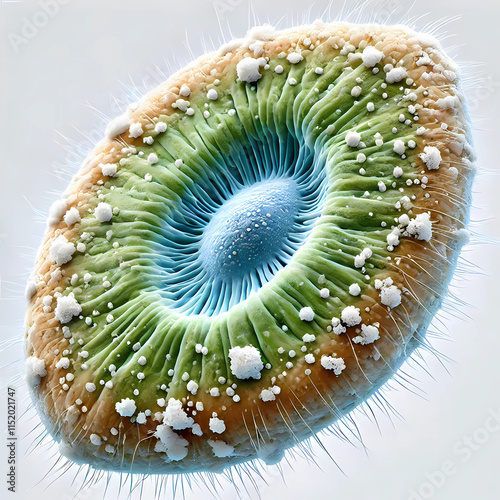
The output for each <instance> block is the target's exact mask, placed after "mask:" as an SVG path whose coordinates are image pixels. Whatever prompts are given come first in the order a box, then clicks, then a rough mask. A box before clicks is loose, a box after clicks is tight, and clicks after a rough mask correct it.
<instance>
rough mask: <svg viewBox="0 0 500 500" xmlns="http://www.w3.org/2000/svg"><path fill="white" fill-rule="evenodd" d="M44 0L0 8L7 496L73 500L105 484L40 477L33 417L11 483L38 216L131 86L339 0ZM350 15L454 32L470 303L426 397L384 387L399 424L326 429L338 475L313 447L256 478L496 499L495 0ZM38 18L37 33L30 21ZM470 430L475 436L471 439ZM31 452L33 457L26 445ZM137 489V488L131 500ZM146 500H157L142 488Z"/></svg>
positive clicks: (45, 464) (449, 41) (267, 489)
mask: <svg viewBox="0 0 500 500" xmlns="http://www.w3.org/2000/svg"><path fill="white" fill-rule="evenodd" d="M42 3H43V2H40V3H39V2H35V1H10V2H7V1H3V2H2V3H1V12H2V37H1V44H2V46H1V48H0V52H1V54H2V61H1V71H2V75H1V86H2V93H1V97H2V109H1V118H2V119H1V132H0V141H1V146H2V147H1V157H0V158H1V163H0V169H1V176H0V278H1V280H2V282H1V291H0V292H1V295H0V328H1V329H0V335H1V342H2V351H1V352H0V356H1V362H0V374H1V378H2V389H3V392H2V393H1V395H0V397H1V405H0V408H1V415H0V429H1V431H2V433H1V434H0V435H1V438H0V473H1V474H0V491H1V494H0V496H1V497H2V498H15V499H16V500H18V499H25V498H36V499H37V500H45V499H51V500H54V499H55V500H59V499H61V500H65V499H66V498H68V499H69V498H73V497H74V496H75V495H76V497H75V498H77V499H78V500H83V499H84V498H102V496H103V491H104V490H103V488H104V486H105V484H104V483H105V481H99V482H97V484H96V486H94V487H93V488H92V489H90V490H87V491H80V486H81V483H82V480H83V475H81V476H78V478H77V479H76V481H75V482H74V483H72V480H73V478H74V476H75V473H76V471H77V469H75V468H72V469H71V470H69V471H67V472H65V473H64V474H62V477H59V476H60V472H58V471H56V472H52V473H51V474H50V475H49V476H48V478H47V479H45V480H43V481H42V482H41V483H40V484H38V481H39V480H41V479H43V477H44V475H45V474H47V473H48V471H49V469H50V467H51V466H52V464H53V463H54V461H55V459H56V458H57V452H56V450H55V449H54V448H52V449H49V448H48V447H39V446H36V443H37V436H38V435H39V433H40V432H41V428H40V427H38V428H36V429H35V430H33V429H34V428H35V426H36V425H37V424H38V419H37V417H36V415H34V414H33V413H32V412H31V413H30V412H28V414H27V415H24V416H23V417H22V418H21V420H20V422H19V423H18V435H19V437H20V439H21V441H20V443H19V447H18V458H19V461H20V463H19V464H18V478H17V482H18V492H17V493H15V494H11V493H8V492H6V484H5V483H6V479H5V473H6V469H7V465H6V451H5V435H4V429H5V414H6V411H5V407H6V395H5V392H4V391H5V387H6V386H7V385H9V386H12V387H15V388H16V389H17V394H18V416H21V413H22V412H24V410H25V409H26V407H27V404H28V401H27V396H26V392H25V389H24V388H23V385H22V382H21V377H20V374H21V372H22V366H23V365H22V362H21V358H22V349H21V343H20V339H21V338H22V335H23V314H24V309H25V302H24V299H23V289H24V283H25V281H26V279H27V277H28V276H29V271H30V268H31V266H32V263H33V260H34V257H35V252H36V248H37V246H38V244H39V243H40V241H41V236H42V234H43V231H44V225H43V223H42V222H41V221H43V219H44V217H45V215H46V213H47V211H48V208H49V206H50V204H51V203H52V201H53V200H54V199H56V198H57V196H58V193H60V192H61V191H62V190H63V189H64V187H65V185H66V184H67V182H68V180H69V178H70V177H71V175H72V174H73V173H74V172H75V171H76V169H77V167H78V163H79V162H80V161H81V159H82V157H83V156H84V154H85V153H86V151H87V150H88V149H89V148H91V147H92V145H93V144H94V143H95V142H96V141H97V140H98V139H99V138H100V137H101V135H102V133H103V130H104V126H105V121H106V119H104V121H103V119H102V115H104V116H106V117H113V116H114V115H117V114H119V110H120V103H121V102H122V103H123V102H125V103H126V102H129V101H131V100H135V98H133V97H131V96H130V90H129V89H128V88H129V86H132V85H135V86H137V87H139V89H140V90H141V91H143V90H148V89H150V88H152V87H154V86H155V85H156V84H157V83H159V82H160V81H161V80H162V79H163V76H161V72H160V71H158V68H159V69H160V70H161V71H163V73H165V74H169V73H171V72H172V71H173V70H175V69H177V68H179V67H181V66H182V65H184V64H185V63H187V62H188V61H190V60H191V59H192V58H193V56H198V55H200V54H201V53H203V52H204V50H205V49H210V48H212V47H213V46H214V45H219V42H220V41H221V40H222V39H223V38H226V39H227V38H229V36H230V35H229V32H232V34H233V35H234V36H235V37H239V36H243V35H244V34H245V32H246V30H247V28H248V27H249V25H253V24H254V23H255V22H257V23H263V22H267V21H269V22H271V23H273V24H276V23H278V22H279V21H280V20H281V22H280V23H279V26H280V27H285V26H287V25H292V24H297V23H303V22H304V21H306V20H309V21H312V20H314V19H315V18H316V17H319V16H320V15H321V14H322V12H323V11H324V10H325V8H327V7H328V5H329V3H328V2H326V1H319V0H318V1H316V2H315V3H314V4H311V3H308V2H303V1H297V0H293V1H292V0H272V1H271V0H255V1H253V2H252V7H249V3H248V2H247V1H246V0H222V1H216V2H211V1H201V0H197V1H194V0H184V1H182V2H172V1H169V0H163V1H161V0H158V1H151V0H150V1H142V2H139V1H136V2H130V1H126V0H120V1H115V0H113V1H109V0H108V1H106V2H104V1H96V0H81V1H78V0H64V1H63V2H61V1H59V2H57V0H48V2H47V3H52V5H56V6H57V8H54V7H53V8H52V11H51V13H50V15H47V14H44V10H43V9H42ZM341 9H342V2H340V1H336V0H334V1H332V2H331V4H330V9H329V11H328V12H327V14H325V15H324V16H323V19H324V20H329V19H335V17H337V16H338V15H339V13H340V11H341ZM345 11H346V12H351V16H350V18H349V19H351V20H356V19H359V20H360V21H366V20H369V19H370V16H372V17H371V19H375V20H377V21H380V22H401V21H402V22H406V21H408V20H410V21H411V23H412V24H413V25H414V26H416V27H417V28H419V29H428V28H429V24H431V23H435V22H436V23H437V24H439V22H440V21H443V20H449V21H450V22H449V23H448V24H446V26H444V27H441V28H440V29H438V31H437V33H438V34H441V35H449V36H448V37H445V38H444V40H443V44H444V46H445V47H446V48H447V50H448V51H449V52H451V54H453V55H454V56H455V58H456V60H457V62H459V63H460V64H461V66H462V71H463V74H464V76H465V78H464V85H465V89H466V92H467V97H468V99H469V103H470V107H471V114H472V119H473V125H474V138H475V143H476V149H477V154H478V166H479V171H480V173H479V175H478V177H477V179H476V184H475V188H474V208H473V211H472V219H473V223H472V225H471V229H472V230H473V231H474V232H475V233H477V234H476V236H474V238H473V244H472V245H470V246H469V247H467V248H466V251H465V252H464V254H463V256H464V257H465V258H466V259H467V260H468V261H469V262H471V263H472V264H471V265H469V267H468V272H463V273H461V275H460V278H461V279H459V280H455V281H454V285H453V288H452V291H453V293H454V294H456V295H457V296H458V297H459V298H460V299H461V300H464V301H466V302H467V303H469V304H470V306H471V307H469V308H466V307H464V306H455V307H454V308H451V309H449V312H448V313H446V314H441V315H440V319H442V322H435V323H434V328H432V330H433V331H437V330H438V329H439V330H440V331H441V332H443V333H446V334H447V335H448V340H441V341H440V340H435V341H433V343H434V346H435V347H436V348H437V350H438V351H439V352H440V353H442V354H443V355H444V356H446V357H449V358H451V360H452V361H446V360H445V361H444V367H443V366H441V364H440V362H439V361H438V360H436V358H435V357H433V356H426V358H425V359H426V360H427V365H428V366H427V368H428V370H429V372H430V373H431V374H432V375H433V377H434V378H435V380H433V379H432V378H431V377H430V376H428V375H426V373H425V371H424V370H423V369H408V370H407V371H408V373H409V375H411V376H413V377H415V378H416V379H417V380H416V381H415V383H416V385H417V386H418V388H419V390H418V391H417V392H419V393H423V394H425V396H424V398H421V397H418V396H416V395H414V394H412V393H411V392H410V391H407V390H405V389H404V388H402V386H398V385H397V384H394V387H395V388H397V389H396V390H391V391H390V392H386V393H385V397H386V399H387V400H388V402H389V403H390V404H391V405H392V406H393V407H394V408H395V409H396V410H397V411H398V412H399V413H400V415H401V418H399V417H397V416H394V415H392V417H391V419H392V422H393V423H391V419H389V417H387V416H385V415H384V413H383V412H381V411H378V410H376V409H375V413H376V418H377V421H378V424H379V426H380V432H379V430H378V427H377V425H376V424H375V423H374V421H373V417H372V418H370V419H368V418H366V417H363V416H361V414H357V416H356V421H357V423H358V425H359V428H360V430H361V433H362V436H363V440H364V443H365V446H366V448H367V452H365V451H364V450H363V449H362V447H360V446H358V447H354V446H352V445H350V444H346V443H343V442H341V441H340V440H339V439H337V438H335V437H333V436H331V437H324V438H322V441H323V443H324V445H325V447H326V448H327V449H328V450H329V452H330V453H331V455H332V456H333V458H334V459H335V460H336V461H337V463H338V464H339V465H340V467H341V468H342V471H343V472H341V471H340V470H339V468H337V467H336V466H335V464H334V463H333V462H332V461H331V459H330V458H329V457H328V456H327V455H326V454H325V453H324V452H322V451H320V448H319V446H317V445H314V444H313V445H312V451H313V453H315V463H309V462H307V461H306V460H304V459H300V458H297V459H291V460H290V465H287V464H285V463H284V464H283V467H282V470H283V478H282V477H281V476H280V473H279V471H278V470H277V469H276V468H270V469H269V470H268V471H267V472H264V473H263V479H260V478H256V483H257V484H258V487H259V490H260V494H261V496H262V498H263V499H265V500H266V499H281V498H283V499H287V500H294V499H300V498H314V497H316V496H317V497H319V498H323V499H334V498H335V499H349V500H350V499H365V498H367V499H370V500H392V499H409V498H412V496H411V491H412V490H415V491H416V492H419V491H420V493H421V494H422V495H421V496H420V497H415V496H413V498H434V499H440V500H465V499H470V498H474V499H477V500H494V499H498V498H500V484H499V482H498V472H497V470H498V463H499V461H500V451H499V450H500V431H498V432H497V431H496V428H495V429H492V428H490V430H489V431H488V430H485V428H484V425H485V423H487V419H488V416H489V415H490V414H491V412H494V413H495V412H496V413H497V414H498V413H499V412H500V391H499V390H498V382H499V380H500V377H499V375H500V370H499V366H500V363H499V361H498V353H499V352H500V350H499V348H500V332H499V330H500V328H499V327H498V319H497V318H498V316H497V315H496V313H497V312H498V303H499V300H498V299H499V295H500V294H499V292H498V282H499V278H500V272H499V269H498V265H497V264H496V258H495V257H496V255H497V254H498V252H499V248H498V246H496V244H494V241H493V239H494V238H500V225H499V223H498V219H497V217H498V215H499V208H498V207H499V203H498V197H499V188H500V182H499V177H498V154H497V148H498V145H499V140H498V132H497V130H498V127H496V124H495V121H494V119H495V118H498V117H499V116H500V106H499V99H498V96H499V89H500V71H499V68H500V66H499V63H500V61H499V56H498V54H499V52H498V44H497V36H498V20H499V17H500V15H499V14H500V9H499V7H498V2H496V1H494V0H490V1H488V0H474V1H470V0H453V1H451V0H440V1H439V2H438V1H437V0H420V1H419V2H416V3H415V4H414V5H412V2H410V1H407V0H389V1H386V2H384V1H383V0H381V1H375V0H374V1H371V2H368V3H365V5H364V8H363V9H361V8H360V6H359V5H358V4H355V3H354V2H347V5H346V7H345ZM217 14H218V17H219V21H220V25H219V22H218V21H217ZM456 16H458V17H456ZM343 17H344V18H345V15H344V16H343ZM30 23H34V24H35V26H34V27H33V24H32V25H31V26H28V25H29V24H30ZM36 24H38V26H36ZM222 33H224V36H223V35H222ZM157 66H158V68H157ZM481 270H482V271H481ZM481 272H482V274H481ZM466 315H468V317H467V316H466ZM404 385H406V386H407V387H408V386H409V383H408V382H406V383H404ZM373 407H374V408H376V407H375V405H373ZM499 418H500V416H499ZM467 436H471V437H472V440H473V441H472V442H469V443H467V442H466V441H465V439H467ZM475 440H480V441H481V442H480V443H477V442H476V441H475ZM30 445H34V446H32V447H33V448H34V449H35V451H31V452H30V453H27V448H28V447H29V446H30ZM467 450H469V452H470V453H467ZM450 461H451V462H452V466H453V467H452V471H453V473H451V474H448V475H447V476H446V477H444V476H443V475H442V474H440V473H439V472H437V471H439V470H440V469H441V468H442V467H443V465H444V464H446V463H447V462H450ZM430 476H432V477H433V478H434V482H435V481H436V480H438V479H439V481H440V482H439V485H438V486H432V484H431V482H430V481H431V480H430V479H429V477H430ZM443 477H444V479H443ZM264 480H265V481H267V483H268V484H267V485H266V482H265V481H264ZM220 481H221V485H222V486H223V487H224V489H221V488H217V496H219V497H221V498H224V499H231V498H236V493H235V490H234V488H232V487H231V485H230V484H229V483H228V482H227V481H226V480H225V479H223V478H221V479H220ZM117 484H118V482H117V481H116V478H112V480H111V483H110V487H109V490H108V492H107V493H106V496H105V498H117V497H119V498H125V497H126V494H125V493H126V492H127V491H128V488H129V485H125V486H124V491H122V493H121V494H119V493H118V489H117ZM194 484H195V485H194V486H193V492H190V491H189V487H188V486H187V483H185V486H186V491H185V495H186V498H188V499H191V498H197V499H198V498H199V499H203V498H208V492H207V489H206V488H205V487H204V486H203V479H199V478H198V479H196V480H195V483H194ZM239 484H240V487H242V486H243V485H242V484H241V482H240V483H239ZM243 484H244V485H246V486H247V487H248V488H249V491H250V494H251V497H252V498H256V495H255V493H252V486H251V482H250V481H249V480H248V479H247V480H244V481H243ZM161 489H162V490H164V493H165V497H166V498H169V497H171V482H168V483H166V485H164V486H162V488H161ZM419 489H420V490H419ZM4 493H5V496H4ZM241 496H242V498H247V497H248V494H247V493H245V491H244V490H242V491H241ZM133 498H139V494H138V493H137V494H136V493H134V494H133ZM144 498H146V499H150V498H153V493H152V490H151V488H150V483H148V482H147V483H146V490H145V493H144ZM179 498H182V494H181V492H180V491H179Z"/></svg>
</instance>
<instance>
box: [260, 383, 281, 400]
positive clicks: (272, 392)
mask: <svg viewBox="0 0 500 500" xmlns="http://www.w3.org/2000/svg"><path fill="white" fill-rule="evenodd" d="M280 392H281V389H280V388H279V387H278V386H276V385H273V386H272V387H269V388H267V389H263V390H262V391H261V393H260V394H259V398H260V399H262V401H264V402H268V401H274V400H275V399H276V395H277V394H279V393H280Z"/></svg>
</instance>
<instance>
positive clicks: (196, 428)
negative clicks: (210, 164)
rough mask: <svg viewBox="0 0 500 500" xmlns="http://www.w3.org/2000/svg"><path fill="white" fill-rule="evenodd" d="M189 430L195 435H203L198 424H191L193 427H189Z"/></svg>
mask: <svg viewBox="0 0 500 500" xmlns="http://www.w3.org/2000/svg"><path fill="white" fill-rule="evenodd" d="M191 432H192V433H193V434H194V435H195V436H203V431H202V430H201V427H200V424H193V427H191Z"/></svg>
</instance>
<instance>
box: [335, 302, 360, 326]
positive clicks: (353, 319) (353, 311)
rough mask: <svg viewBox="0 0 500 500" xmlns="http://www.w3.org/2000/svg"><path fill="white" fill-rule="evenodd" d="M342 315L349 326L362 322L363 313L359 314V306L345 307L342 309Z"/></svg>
mask: <svg viewBox="0 0 500 500" xmlns="http://www.w3.org/2000/svg"><path fill="white" fill-rule="evenodd" d="M340 317H341V319H342V321H343V322H344V323H345V324H346V325H347V326H356V325H359V324H360V323H361V315H360V314H359V308H357V307H354V306H347V307H345V308H344V309H343V310H342V313H341V314H340Z"/></svg>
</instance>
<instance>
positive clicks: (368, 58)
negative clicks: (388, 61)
mask: <svg viewBox="0 0 500 500" xmlns="http://www.w3.org/2000/svg"><path fill="white" fill-rule="evenodd" d="M382 57H384V54H383V52H380V50H378V49H376V48H375V47H372V46H371V45H369V46H368V47H366V48H365V50H363V53H362V54H361V60H362V61H363V64H364V65H365V66H366V67H367V68H373V67H374V66H376V65H377V64H378V63H379V62H380V61H381V60H382Z"/></svg>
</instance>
